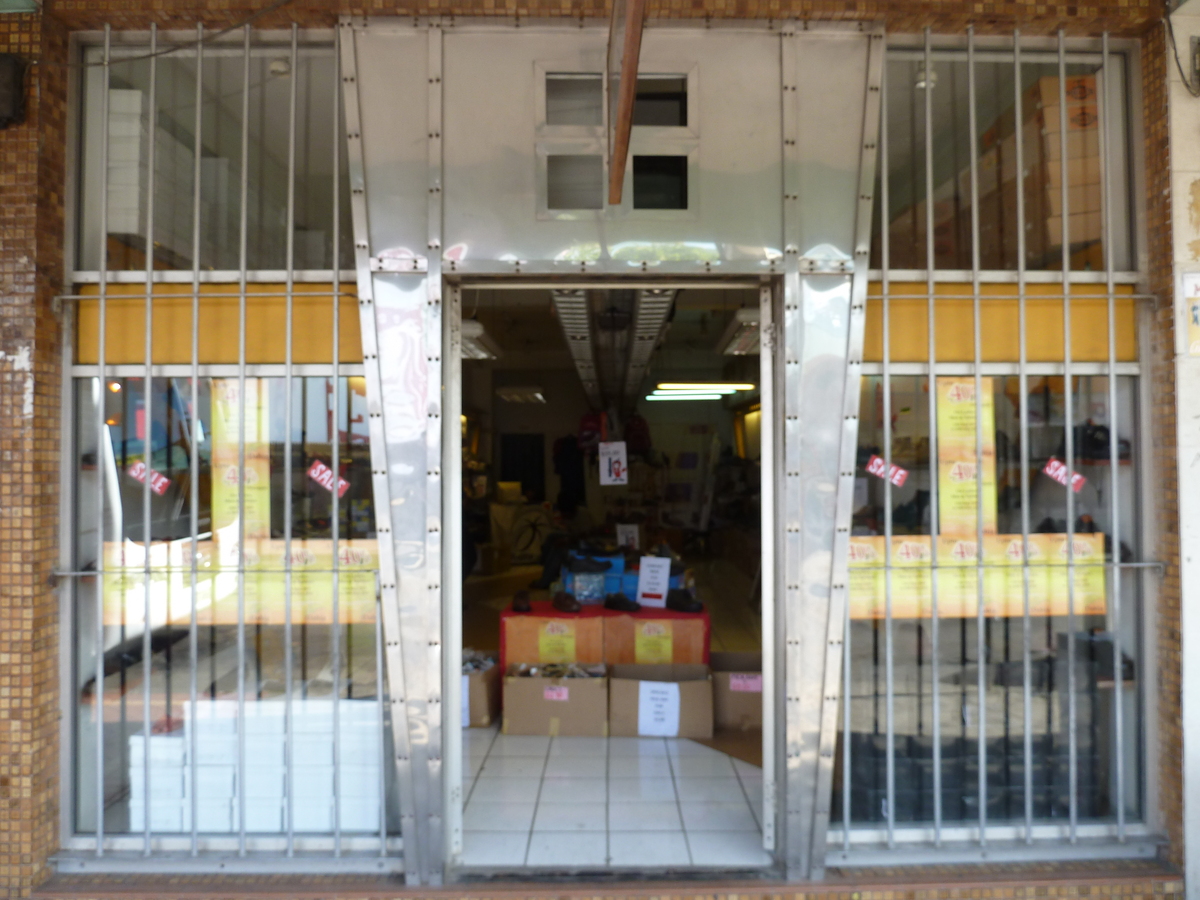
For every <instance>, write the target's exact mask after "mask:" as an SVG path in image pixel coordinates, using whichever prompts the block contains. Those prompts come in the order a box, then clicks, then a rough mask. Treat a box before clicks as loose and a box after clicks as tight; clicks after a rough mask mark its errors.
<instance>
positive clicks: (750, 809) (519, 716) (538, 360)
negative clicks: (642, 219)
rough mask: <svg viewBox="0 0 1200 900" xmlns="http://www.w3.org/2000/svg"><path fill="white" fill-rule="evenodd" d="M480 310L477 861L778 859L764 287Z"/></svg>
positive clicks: (470, 763)
mask: <svg viewBox="0 0 1200 900" xmlns="http://www.w3.org/2000/svg"><path fill="white" fill-rule="evenodd" d="M461 303H462V320H463V330H462V335H463V337H462V408H461V409H462V486H463V529H462V533H463V543H462V574H463V583H462V634H463V659H464V670H463V671H464V678H463V680H464V684H463V700H464V704H463V705H464V712H463V722H462V724H463V729H462V740H463V758H462V769H463V785H462V788H463V792H462V798H463V804H464V806H463V849H462V856H461V861H462V865H463V866H464V867H466V868H480V869H489V870H503V869H506V868H539V867H543V868H547V869H555V870H595V869H622V868H635V869H638V870H641V871H645V870H647V869H676V868H690V867H706V866H707V867H720V868H724V869H743V868H744V869H750V868H755V867H760V866H763V865H767V864H769V863H770V857H769V855H768V854H767V853H766V851H765V850H764V849H763V840H762V768H761V766H762V732H761V726H762V702H761V701H762V675H761V671H762V668H761V617H760V596H761V591H760V583H761V570H760V565H761V544H760V489H759V485H760V469H759V465H760V456H761V450H760V442H759V436H760V429H759V423H760V419H761V415H762V412H761V407H760V397H759V392H758V383H759V363H760V358H759V355H758V347H759V327H758V293H757V291H754V290H752V289H727V290H722V289H705V290H678V291H676V290H636V289H628V290H625V289H623V290H603V289H596V290H549V289H542V290H488V289H482V288H481V289H478V290H476V289H474V288H466V289H464V290H463V292H462V298H461ZM655 704H658V705H655Z"/></svg>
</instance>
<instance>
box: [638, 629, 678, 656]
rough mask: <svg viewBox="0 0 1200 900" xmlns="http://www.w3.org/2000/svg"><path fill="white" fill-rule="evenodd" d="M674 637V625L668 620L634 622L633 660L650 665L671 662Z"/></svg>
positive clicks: (673, 652) (673, 650)
mask: <svg viewBox="0 0 1200 900" xmlns="http://www.w3.org/2000/svg"><path fill="white" fill-rule="evenodd" d="M674 637H675V631H674V626H673V625H672V624H671V623H670V622H634V623H633V660H634V662H636V663H638V664H639V665H650V666H654V665H664V664H669V663H673V662H674V661H675V646H674Z"/></svg>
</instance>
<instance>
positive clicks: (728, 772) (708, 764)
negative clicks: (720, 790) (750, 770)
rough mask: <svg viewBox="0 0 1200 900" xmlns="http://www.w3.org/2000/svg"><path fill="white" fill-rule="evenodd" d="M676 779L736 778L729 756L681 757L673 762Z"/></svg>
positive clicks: (672, 766)
mask: <svg viewBox="0 0 1200 900" xmlns="http://www.w3.org/2000/svg"><path fill="white" fill-rule="evenodd" d="M671 768H672V769H674V771H675V777H676V778H729V777H734V776H736V773H735V772H734V770H733V762H732V761H731V760H730V759H729V757H728V756H723V755H722V756H680V757H677V758H676V759H673V760H671Z"/></svg>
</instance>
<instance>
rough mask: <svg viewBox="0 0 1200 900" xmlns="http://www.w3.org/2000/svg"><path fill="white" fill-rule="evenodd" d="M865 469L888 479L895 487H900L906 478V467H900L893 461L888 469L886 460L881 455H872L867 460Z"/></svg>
mask: <svg viewBox="0 0 1200 900" xmlns="http://www.w3.org/2000/svg"><path fill="white" fill-rule="evenodd" d="M867 471H868V472H869V473H870V474H872V475H875V476H876V477H878V478H886V479H888V480H890V481H891V482H892V484H894V485H895V486H896V487H901V486H902V485H903V484H904V482H905V480H906V479H907V478H908V469H902V468H900V467H899V466H898V465H896V464H895V463H892V467H891V468H890V469H889V468H888V465H887V460H885V459H884V458H883V457H882V456H876V455H872V456H871V458H870V459H869V460H867Z"/></svg>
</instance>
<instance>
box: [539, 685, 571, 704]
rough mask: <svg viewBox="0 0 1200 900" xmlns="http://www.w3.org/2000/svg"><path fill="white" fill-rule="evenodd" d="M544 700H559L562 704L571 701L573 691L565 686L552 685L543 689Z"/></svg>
mask: <svg viewBox="0 0 1200 900" xmlns="http://www.w3.org/2000/svg"><path fill="white" fill-rule="evenodd" d="M542 699H543V700H557V701H559V702H561V701H563V700H570V699H571V689H570V688H568V687H567V686H566V685H565V684H560V685H550V686H549V687H544V688H542Z"/></svg>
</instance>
